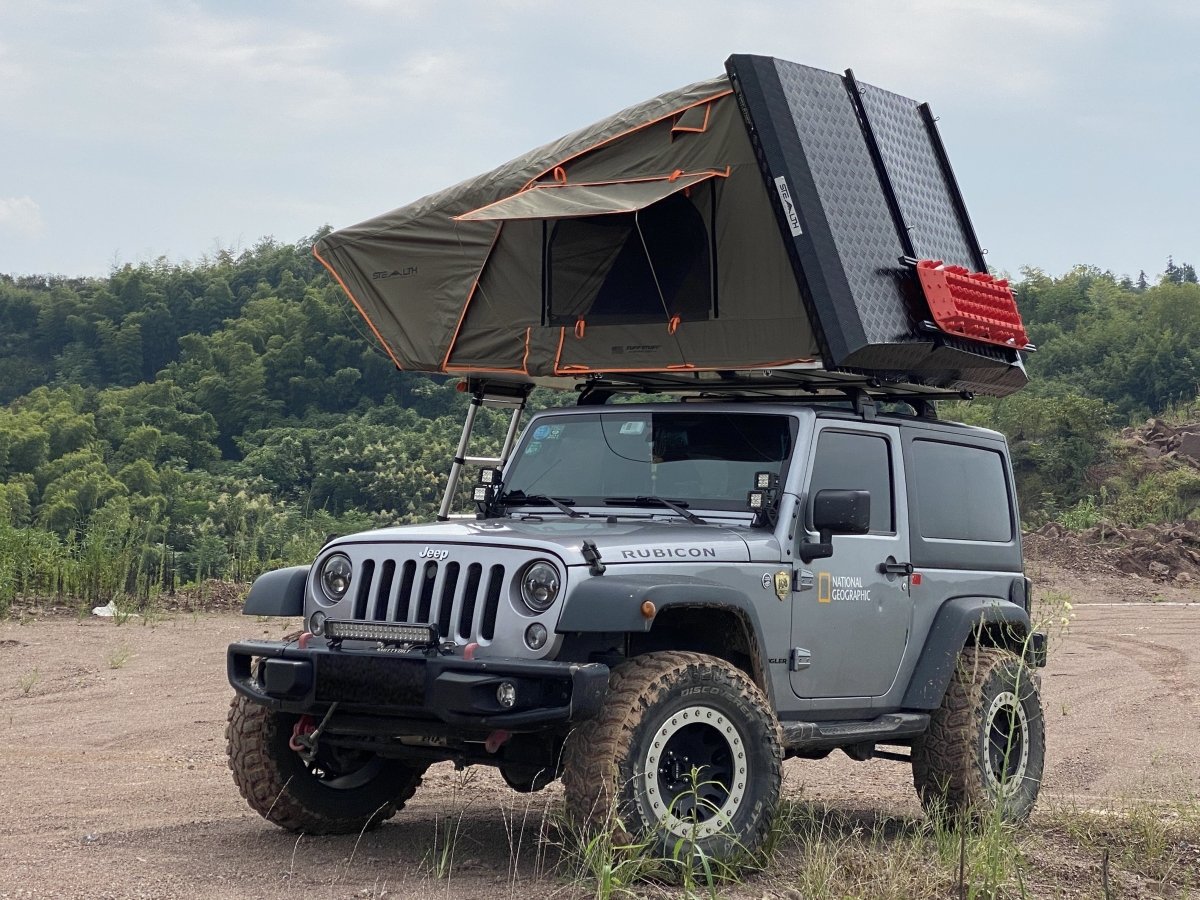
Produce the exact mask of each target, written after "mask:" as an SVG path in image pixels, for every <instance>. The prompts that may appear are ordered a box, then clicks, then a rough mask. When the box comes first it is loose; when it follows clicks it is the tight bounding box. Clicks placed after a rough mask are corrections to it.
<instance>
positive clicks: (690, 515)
mask: <svg viewBox="0 0 1200 900" xmlns="http://www.w3.org/2000/svg"><path fill="white" fill-rule="evenodd" d="M604 504H605V506H665V507H666V508H667V509H669V510H671V511H672V512H675V513H678V514H679V515H681V516H683V517H684V518H685V519H687V520H688V521H689V522H691V523H692V524H693V525H707V524H708V522H706V521H705V520H704V519H702V518H700V517H699V516H698V515H696V514H695V513H694V512H690V511H689V510H688V509H687V508H686V507H687V504H686V503H676V502H675V501H674V500H667V499H665V498H663V497H652V496H648V495H642V496H639V497H605V498H604Z"/></svg>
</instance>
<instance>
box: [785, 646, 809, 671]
mask: <svg viewBox="0 0 1200 900" xmlns="http://www.w3.org/2000/svg"><path fill="white" fill-rule="evenodd" d="M810 665H812V654H811V653H809V652H808V651H807V650H805V649H804V648H803V647H793V648H792V654H791V657H790V658H789V660H788V670H789V671H792V672H799V671H800V670H801V669H807V668H808V667H809V666H810Z"/></svg>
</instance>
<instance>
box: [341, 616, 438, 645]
mask: <svg viewBox="0 0 1200 900" xmlns="http://www.w3.org/2000/svg"><path fill="white" fill-rule="evenodd" d="M325 637H326V638H327V639H328V640H331V641H382V642H383V643H385V644H414V645H421V646H427V647H432V646H436V645H437V642H438V633H437V628H436V627H435V626H433V625H406V624H404V623H402V622H346V621H338V620H336V619H327V620H326V621H325Z"/></svg>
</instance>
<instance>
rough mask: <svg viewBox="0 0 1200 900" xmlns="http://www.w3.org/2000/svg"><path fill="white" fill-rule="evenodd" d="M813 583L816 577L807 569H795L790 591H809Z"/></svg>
mask: <svg viewBox="0 0 1200 900" xmlns="http://www.w3.org/2000/svg"><path fill="white" fill-rule="evenodd" d="M814 583H816V576H814V575H813V573H812V572H811V571H810V570H809V569H797V570H796V575H795V577H794V578H792V590H793V591H811V590H812V589H813V584H814Z"/></svg>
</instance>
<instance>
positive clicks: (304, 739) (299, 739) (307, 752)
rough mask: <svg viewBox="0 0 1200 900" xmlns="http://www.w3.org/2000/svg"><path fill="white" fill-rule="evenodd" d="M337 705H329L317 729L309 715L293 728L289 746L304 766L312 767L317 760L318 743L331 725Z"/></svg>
mask: <svg viewBox="0 0 1200 900" xmlns="http://www.w3.org/2000/svg"><path fill="white" fill-rule="evenodd" d="M337 706H338V705H337V704H336V703H331V704H329V711H328V712H326V713H325V716H324V718H322V719H321V724H320V725H318V726H317V727H316V728H314V727H313V723H314V722H315V721H316V719H314V718H313V717H312V716H310V715H308V714H307V713H306V714H305V715H303V716H301V717H300V720H299V721H298V722H296V724H295V726H293V728H292V736H291V738H290V739H289V740H288V746H289V747H291V748H292V749H293V750H295V751H296V752H297V753H299V754H300V758H301V759H302V760H304V764H305V765H307V766H311V765H312V764H313V763H314V762H315V761H316V758H317V742H318V741H320V739H321V732H322V731H324V730H325V726H326V725H328V724H329V719H330V717H332V716H333V711H334V710H335V709H337Z"/></svg>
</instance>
